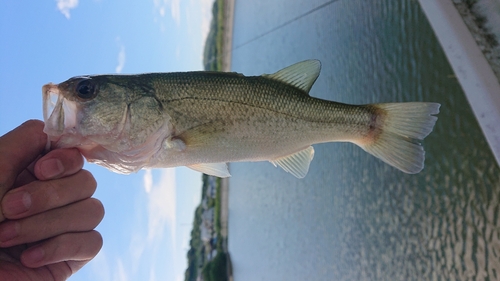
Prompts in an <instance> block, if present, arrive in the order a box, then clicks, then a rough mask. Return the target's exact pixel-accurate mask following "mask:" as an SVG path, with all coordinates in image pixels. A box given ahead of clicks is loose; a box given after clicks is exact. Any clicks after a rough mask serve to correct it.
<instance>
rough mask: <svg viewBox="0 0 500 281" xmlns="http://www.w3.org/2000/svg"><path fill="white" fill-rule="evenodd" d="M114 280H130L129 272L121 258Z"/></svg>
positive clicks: (118, 261)
mask: <svg viewBox="0 0 500 281" xmlns="http://www.w3.org/2000/svg"><path fill="white" fill-rule="evenodd" d="M113 281H128V276H127V272H126V270H125V267H124V266H123V262H122V260H121V259H118V260H117V267H116V271H115V274H114V276H113Z"/></svg>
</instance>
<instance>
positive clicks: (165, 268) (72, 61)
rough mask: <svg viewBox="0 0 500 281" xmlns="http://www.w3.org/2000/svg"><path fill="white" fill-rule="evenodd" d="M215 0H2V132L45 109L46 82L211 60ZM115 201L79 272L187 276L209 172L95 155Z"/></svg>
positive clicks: (88, 275)
mask: <svg viewBox="0 0 500 281" xmlns="http://www.w3.org/2000/svg"><path fill="white" fill-rule="evenodd" d="M212 3H213V0H150V1H147V0H146V1H144V0H143V1H139V0H136V1H123V0H58V1H54V0H43V1H29V4H28V2H26V1H1V2H0V38H2V40H1V42H2V44H0V85H2V87H1V89H0V99H1V100H0V134H2V135H3V134H5V133H6V132H8V131H10V130H11V129H13V128H15V127H16V126H18V125H19V124H21V123H22V122H24V121H26V120H28V119H42V94H41V87H42V85H44V84H46V83H48V82H54V83H59V82H62V81H64V80H66V79H68V78H69V77H72V76H77V75H85V74H105V73H124V74H128V73H141V72H170V71H188V70H201V69H202V54H203V44H204V39H205V37H206V34H207V33H208V29H209V25H210V18H211V8H212ZM85 168H86V169H88V170H90V171H91V172H92V173H93V174H94V176H95V178H96V180H97V182H98V189H97V191H96V194H95V197H96V198H98V199H100V200H101V201H102V202H103V204H104V206H105V209H106V215H105V217H104V220H103V221H102V222H101V224H100V225H99V227H98V230H99V231H100V232H101V233H102V235H103V237H104V246H103V249H102V250H101V252H100V253H99V255H98V256H97V257H96V258H95V259H94V260H93V261H92V262H91V263H90V264H89V265H87V266H86V267H84V268H83V269H82V270H81V271H80V272H78V273H77V274H76V275H75V276H73V277H72V278H71V279H70V280H113V281H115V280H116V281H118V280H183V274H184V270H185V268H186V257H185V254H186V251H187V249H188V243H189V233H190V231H191V223H192V220H193V211H194V208H195V206H196V205H197V204H198V203H199V202H200V196H201V193H200V189H201V174H200V173H198V172H194V171H191V170H189V169H187V168H184V167H182V168H175V169H164V170H152V171H140V172H139V173H137V174H133V175H130V176H124V175H118V174H114V173H112V172H110V171H108V170H106V169H104V168H102V167H99V166H96V165H90V164H86V165H85Z"/></svg>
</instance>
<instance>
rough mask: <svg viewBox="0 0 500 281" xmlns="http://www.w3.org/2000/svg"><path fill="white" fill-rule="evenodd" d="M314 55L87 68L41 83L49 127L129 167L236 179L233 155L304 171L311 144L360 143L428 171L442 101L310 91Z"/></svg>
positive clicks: (61, 141) (90, 157)
mask: <svg viewBox="0 0 500 281" xmlns="http://www.w3.org/2000/svg"><path fill="white" fill-rule="evenodd" d="M320 71H321V63H320V61H318V60H306V61H302V62H298V63H296V64H293V65H291V66H288V67H286V68H284V69H282V70H279V71H277V72H275V73H273V74H263V75H260V76H245V75H243V74H240V73H234V72H210V71H191V72H170V73H145V74H134V75H85V76H77V77H73V78H70V79H68V80H66V81H64V82H62V83H59V84H52V83H49V84H46V85H44V86H43V88H42V96H43V117H44V121H45V127H44V132H45V133H46V134H47V135H48V137H49V139H50V141H51V142H52V146H53V147H55V148H66V147H76V148H78V149H79V150H80V152H81V154H82V155H83V156H84V157H85V158H86V159H87V161H88V162H91V163H96V164H98V165H101V166H104V167H106V168H108V169H110V170H111V171H114V172H117V173H122V174H129V173H133V172H137V171H139V170H140V169H143V168H169V167H177V166H186V167H189V168H191V169H193V170H196V171H199V172H202V173H205V174H208V175H214V176H218V177H229V176H230V173H229V169H228V165H227V163H229V162H256V161H269V162H271V163H272V164H273V165H274V166H279V167H281V168H282V169H283V170H285V171H286V172H289V173H291V174H292V175H294V176H295V177H297V178H304V177H305V176H306V174H307V173H308V170H309V166H310V163H311V161H312V159H313V157H314V148H313V147H312V145H314V144H318V143H328V142H351V143H354V144H356V145H358V146H359V147H361V148H362V149H363V150H365V151H366V152H368V153H370V154H372V155H374V156H375V157H377V158H379V159H380V160H382V161H384V162H385V163H387V164H389V165H391V166H393V167H395V168H397V169H399V170H401V171H402V172H404V173H408V174H416V173H419V172H420V171H421V170H422V169H423V168H424V159H425V151H424V149H423V147H422V146H421V141H422V140H423V139H424V138H425V137H426V136H427V135H429V134H430V133H431V131H432V130H433V128H434V125H435V123H436V121H437V117H436V116H435V115H437V114H438V113H439V108H440V104H439V103H434V102H403V103H378V104H366V105H350V104H344V103H338V102H334V101H329V100H324V99H319V98H315V97H312V96H310V95H309V92H310V90H311V88H312V86H313V84H314V82H315V81H316V80H317V78H318V76H319V74H320Z"/></svg>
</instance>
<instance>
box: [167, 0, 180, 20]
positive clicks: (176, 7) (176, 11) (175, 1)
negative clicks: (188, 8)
mask: <svg viewBox="0 0 500 281" xmlns="http://www.w3.org/2000/svg"><path fill="white" fill-rule="evenodd" d="M171 1H172V2H171V3H170V9H171V10H170V12H171V13H172V19H173V20H174V21H175V23H176V24H177V26H179V25H180V24H181V0H171Z"/></svg>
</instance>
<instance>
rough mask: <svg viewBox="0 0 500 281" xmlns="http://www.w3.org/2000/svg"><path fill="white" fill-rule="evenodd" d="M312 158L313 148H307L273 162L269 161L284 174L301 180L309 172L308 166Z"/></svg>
mask: <svg viewBox="0 0 500 281" xmlns="http://www.w3.org/2000/svg"><path fill="white" fill-rule="evenodd" d="M313 157H314V148H313V147H312V146H309V147H308V148H306V149H304V150H301V151H299V152H296V153H294V154H290V155H287V156H284V157H281V158H278V159H275V160H273V161H270V162H271V163H272V164H273V165H274V166H280V167H281V168H282V169H283V170H285V171H286V172H289V173H290V174H292V175H294V176H295V177H297V178H299V179H301V178H303V177H305V176H306V174H307V172H308V171H309V164H310V163H311V160H312V159H313Z"/></svg>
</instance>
